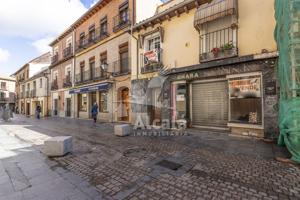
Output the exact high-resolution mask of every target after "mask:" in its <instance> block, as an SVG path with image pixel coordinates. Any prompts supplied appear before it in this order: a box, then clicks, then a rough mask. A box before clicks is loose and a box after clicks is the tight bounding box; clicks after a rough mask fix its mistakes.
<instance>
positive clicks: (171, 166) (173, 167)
mask: <svg viewBox="0 0 300 200" xmlns="http://www.w3.org/2000/svg"><path fill="white" fill-rule="evenodd" d="M156 165H159V166H161V167H164V168H167V169H171V170H174V171H176V170H178V169H179V168H180V167H182V165H181V164H179V163H175V162H172V161H169V160H162V161H159V162H158V163H156Z"/></svg>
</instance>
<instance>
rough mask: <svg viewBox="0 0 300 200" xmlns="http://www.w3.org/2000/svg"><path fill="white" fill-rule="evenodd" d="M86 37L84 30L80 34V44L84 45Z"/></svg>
mask: <svg viewBox="0 0 300 200" xmlns="http://www.w3.org/2000/svg"><path fill="white" fill-rule="evenodd" d="M84 38H85V33H84V32H82V33H80V36H79V46H80V47H82V46H83V45H84Z"/></svg>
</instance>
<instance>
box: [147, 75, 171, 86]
mask: <svg viewBox="0 0 300 200" xmlns="http://www.w3.org/2000/svg"><path fill="white" fill-rule="evenodd" d="M166 79H167V77H165V76H157V77H154V78H152V79H151V80H150V82H149V84H148V88H149V89H150V88H161V87H163V84H164V82H165V80H166Z"/></svg>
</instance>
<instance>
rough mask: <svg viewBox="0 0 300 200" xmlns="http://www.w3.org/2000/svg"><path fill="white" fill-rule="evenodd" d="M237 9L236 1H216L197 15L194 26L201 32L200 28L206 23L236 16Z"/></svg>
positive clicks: (199, 9) (205, 5)
mask: <svg viewBox="0 0 300 200" xmlns="http://www.w3.org/2000/svg"><path fill="white" fill-rule="evenodd" d="M236 8H237V1H236V0H215V1H212V3H210V4H204V5H203V6H200V7H199V8H198V10H197V11H196V13H195V19H194V26H195V28H196V29H197V30H199V29H200V26H201V25H202V24H204V23H206V22H210V21H213V20H215V19H218V18H221V17H224V16H227V15H233V14H235V13H236Z"/></svg>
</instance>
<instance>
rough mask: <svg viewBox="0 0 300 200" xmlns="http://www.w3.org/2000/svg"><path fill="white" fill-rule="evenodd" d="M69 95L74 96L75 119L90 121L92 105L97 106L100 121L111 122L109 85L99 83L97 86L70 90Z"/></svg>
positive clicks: (110, 92)
mask: <svg viewBox="0 0 300 200" xmlns="http://www.w3.org/2000/svg"><path fill="white" fill-rule="evenodd" d="M69 94H70V95H74V101H75V104H74V111H75V117H78V118H81V119H91V118H92V115H91V109H92V106H93V105H94V103H97V104H98V107H99V115H98V119H99V120H101V121H112V115H111V109H110V104H109V102H110V100H111V98H112V91H111V83H101V84H97V85H90V86H85V87H81V88H77V89H71V90H70V91H69Z"/></svg>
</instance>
